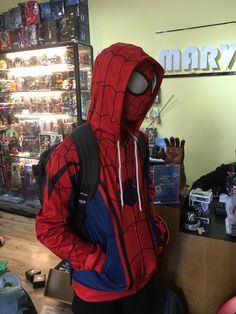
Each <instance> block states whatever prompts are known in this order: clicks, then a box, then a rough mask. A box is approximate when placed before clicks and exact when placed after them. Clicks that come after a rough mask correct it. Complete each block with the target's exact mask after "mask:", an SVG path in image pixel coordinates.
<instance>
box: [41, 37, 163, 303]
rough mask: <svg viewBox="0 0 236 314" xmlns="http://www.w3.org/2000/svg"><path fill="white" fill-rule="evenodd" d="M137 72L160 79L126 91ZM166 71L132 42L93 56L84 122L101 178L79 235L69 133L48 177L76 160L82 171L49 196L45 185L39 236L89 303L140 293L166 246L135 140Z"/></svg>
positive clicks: (70, 174) (70, 175)
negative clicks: (73, 215) (90, 133)
mask: <svg viewBox="0 0 236 314" xmlns="http://www.w3.org/2000/svg"><path fill="white" fill-rule="evenodd" d="M136 69H138V71H139V72H144V75H145V77H146V78H147V81H150V80H152V82H153V76H154V77H155V80H154V81H155V84H151V85H152V87H150V89H149V91H148V90H146V91H145V93H143V94H141V95H136V94H132V93H131V94H130V93H128V90H127V86H128V83H129V79H130V77H131V74H132V72H133V71H134V70H136ZM163 74H164V71H163V69H162V67H161V66H160V65H159V64H158V63H157V62H156V61H155V60H154V59H153V58H151V57H150V56H149V55H147V54H146V53H145V52H144V51H143V50H142V49H141V48H140V47H137V46H134V45H131V44H124V43H117V44H114V45H112V46H110V47H109V48H106V49H104V50H103V51H102V52H101V53H100V54H99V56H98V57H97V58H96V60H95V64H94V71H93V76H92V85H91V104H90V109H89V114H88V119H87V120H88V121H89V123H90V125H91V127H92V129H93V131H94V134H95V136H96V138H97V141H98V147H99V157H100V180H99V184H98V189H97V192H96V194H95V195H94V197H93V198H92V199H91V200H90V201H89V202H88V203H87V204H86V208H85V215H84V223H83V228H82V234H83V236H81V237H79V236H77V235H75V234H74V233H72V232H71V229H70V227H69V222H70V218H71V213H70V208H72V207H73V202H74V195H75V190H74V186H73V185H72V183H71V182H72V181H73V179H75V178H77V176H78V175H79V171H80V166H79V158H78V155H77V152H76V148H75V147H74V145H73V143H72V141H71V139H70V137H68V138H66V139H64V141H63V142H61V143H60V144H59V145H58V146H57V148H56V149H55V150H54V151H53V153H52V154H51V156H50V161H49V163H48V165H47V176H48V180H50V178H52V177H53V176H54V174H56V173H57V172H58V171H59V170H60V169H62V168H63V167H64V166H65V165H66V164H73V163H74V164H77V168H76V167H75V166H74V165H72V166H69V168H68V170H67V171H65V172H64V173H63V175H62V176H61V177H60V179H59V180H58V181H57V183H56V185H55V186H54V189H53V191H52V193H51V194H50V197H49V196H48V186H46V187H45V191H44V201H43V205H42V209H41V210H40V212H39V214H38V215H37V217H36V234H37V237H38V239H39V240H40V241H41V242H42V243H43V244H44V245H45V246H46V247H47V248H49V249H50V250H51V251H52V252H53V253H54V254H56V255H57V256H59V257H60V258H61V259H64V260H68V261H69V262H70V264H71V266H72V267H73V289H74V292H75V294H77V295H78V296H79V297H80V298H82V299H83V300H85V301H89V302H100V301H108V300H115V299H118V298H121V297H125V296H128V295H132V294H134V293H136V292H137V291H138V290H140V289H141V288H142V287H144V286H145V285H146V284H147V282H148V281H149V280H150V279H151V278H152V276H153V275H154V273H155V272H156V270H157V269H158V264H159V258H160V255H161V254H162V252H163V250H164V248H165V246H166V243H167V239H168V231H167V228H166V225H165V223H164V222H163V221H162V220H161V219H160V217H158V216H157V214H156V213H155V211H154V205H153V196H154V188H153V184H152V180H151V179H150V177H149V171H148V168H147V167H145V166H144V160H143V158H142V157H141V152H140V150H139V145H138V137H139V134H140V130H139V128H140V126H141V124H142V122H143V119H144V117H145V116H146V114H147V112H148V110H149V109H150V107H151V105H152V104H153V102H154V100H155V98H156V95H157V93H158V90H159V88H160V84H161V81H162V78H163ZM149 78H150V80H149ZM81 140H86V139H81ZM144 167H145V168H144ZM61 289H64V287H61Z"/></svg>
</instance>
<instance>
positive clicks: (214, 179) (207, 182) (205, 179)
mask: <svg viewBox="0 0 236 314" xmlns="http://www.w3.org/2000/svg"><path fill="white" fill-rule="evenodd" d="M229 166H230V165H225V164H222V165H221V166H219V167H217V168H216V169H215V170H214V171H211V172H209V173H207V174H206V175H204V176H201V177H200V178H199V179H198V180H196V181H195V182H194V183H193V185H192V189H196V188H200V189H202V190H203V191H207V190H209V189H214V188H217V187H221V188H222V189H225V185H226V177H227V171H229Z"/></svg>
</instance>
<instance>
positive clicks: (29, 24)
mask: <svg viewBox="0 0 236 314" xmlns="http://www.w3.org/2000/svg"><path fill="white" fill-rule="evenodd" d="M72 40H73V41H77V42H78V41H79V42H84V43H90V36H89V14H88V3H87V1H67V2H66V3H64V1H60V0H58V1H51V2H43V3H38V2H37V1H33V0H30V1H25V2H22V3H19V4H18V6H17V7H14V8H12V9H10V10H8V11H7V12H4V13H1V14H0V50H1V51H7V50H12V49H18V48H28V47H32V46H33V47H35V46H39V45H40V46H41V45H45V44H49V43H58V42H67V41H72Z"/></svg>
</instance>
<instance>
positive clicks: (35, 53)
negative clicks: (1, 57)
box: [6, 47, 67, 60]
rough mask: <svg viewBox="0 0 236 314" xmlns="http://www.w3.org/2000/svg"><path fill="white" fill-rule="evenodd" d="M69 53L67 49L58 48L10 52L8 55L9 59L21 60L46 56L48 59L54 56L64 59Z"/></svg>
mask: <svg viewBox="0 0 236 314" xmlns="http://www.w3.org/2000/svg"><path fill="white" fill-rule="evenodd" d="M66 52H67V47H56V48H47V49H36V50H28V51H18V52H9V53H7V54H6V57H7V58H8V59H11V60H13V59H15V58H20V59H23V60H28V59H30V58H32V57H40V56H42V55H44V54H45V55H46V56H47V58H48V59H50V58H51V57H53V56H55V55H56V56H59V57H64V56H65V54H66Z"/></svg>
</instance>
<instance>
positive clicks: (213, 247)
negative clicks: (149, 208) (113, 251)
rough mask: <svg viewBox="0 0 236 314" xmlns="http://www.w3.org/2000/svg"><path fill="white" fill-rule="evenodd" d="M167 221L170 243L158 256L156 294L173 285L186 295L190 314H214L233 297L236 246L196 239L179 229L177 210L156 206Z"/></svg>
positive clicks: (209, 238) (220, 241)
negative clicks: (160, 255) (161, 254)
mask: <svg viewBox="0 0 236 314" xmlns="http://www.w3.org/2000/svg"><path fill="white" fill-rule="evenodd" d="M155 208H156V211H157V212H158V214H159V215H160V216H161V217H162V218H163V219H164V220H165V221H166V222H167V225H168V227H169V230H170V241H169V245H168V248H167V250H166V252H165V254H164V255H163V256H162V257H161V261H160V269H159V271H158V273H157V280H156V289H157V292H158V290H160V289H163V288H165V287H171V286H173V285H175V286H177V287H179V288H180V289H181V290H182V291H183V294H184V295H185V298H186V301H187V303H188V308H189V313H191V314H215V313H217V310H218V309H219V307H220V306H221V304H223V303H224V302H225V301H226V300H227V299H229V298H230V297H232V296H234V295H236V267H235V263H236V244H235V243H234V242H233V241H225V239H224V238H223V237H224V234H222V239H221V240H220V239H218V238H217V237H210V236H209V235H205V236H196V235H195V234H191V233H187V232H183V231H182V230H181V229H180V209H179V208H175V207H167V206H163V205H155Z"/></svg>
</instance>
